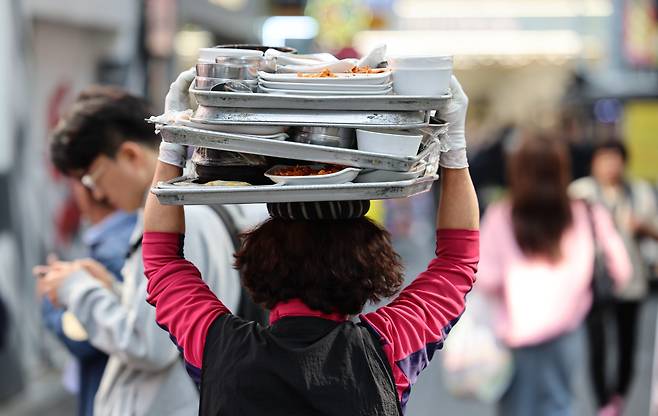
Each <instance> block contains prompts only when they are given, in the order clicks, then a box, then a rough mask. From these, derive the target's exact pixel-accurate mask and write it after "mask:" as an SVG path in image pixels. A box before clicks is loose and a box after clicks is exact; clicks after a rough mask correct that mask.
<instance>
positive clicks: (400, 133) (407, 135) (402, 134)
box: [356, 129, 423, 140]
mask: <svg viewBox="0 0 658 416" xmlns="http://www.w3.org/2000/svg"><path fill="white" fill-rule="evenodd" d="M359 132H364V133H374V134H375V135H378V136H385V137H391V138H393V137H404V138H405V139H406V138H410V139H420V140H422V139H423V134H422V133H411V132H409V133H407V132H404V131H402V130H399V131H398V133H389V132H388V131H381V130H378V129H356V134H357V138H358V137H359Z"/></svg>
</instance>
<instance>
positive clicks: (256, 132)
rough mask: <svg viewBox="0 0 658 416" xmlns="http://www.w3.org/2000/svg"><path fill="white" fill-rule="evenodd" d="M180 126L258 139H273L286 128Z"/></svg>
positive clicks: (209, 125)
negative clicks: (245, 135)
mask: <svg viewBox="0 0 658 416" xmlns="http://www.w3.org/2000/svg"><path fill="white" fill-rule="evenodd" d="M179 124H180V125H182V126H185V127H193V128H195V129H201V130H210V131H218V132H223V133H233V134H247V135H250V136H257V137H260V138H263V137H265V138H274V136H278V135H280V134H282V133H284V132H285V131H286V128H287V127H286V126H255V125H237V124H210V123H198V122H194V121H185V120H182V121H180V122H179Z"/></svg>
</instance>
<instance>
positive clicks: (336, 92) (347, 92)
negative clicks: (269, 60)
mask: <svg viewBox="0 0 658 416" xmlns="http://www.w3.org/2000/svg"><path fill="white" fill-rule="evenodd" d="M258 90H259V92H264V93H266V94H282V95H387V94H390V93H391V92H392V91H393V88H387V89H385V90H373V91H354V90H335V89H334V90H326V91H316V90H282V89H275V88H265V87H263V86H259V87H258Z"/></svg>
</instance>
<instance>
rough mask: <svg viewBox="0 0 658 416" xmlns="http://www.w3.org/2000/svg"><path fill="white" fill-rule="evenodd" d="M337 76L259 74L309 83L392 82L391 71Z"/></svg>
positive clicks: (261, 76)
mask: <svg viewBox="0 0 658 416" xmlns="http://www.w3.org/2000/svg"><path fill="white" fill-rule="evenodd" d="M334 75H335V77H329V78H310V77H300V76H298V75H297V74H271V73H269V72H264V71H260V72H259V73H258V76H259V77H260V78H261V79H264V80H266V81H280V82H302V83H307V84H335V85H345V84H366V85H373V84H387V83H389V82H391V71H386V72H381V73H378V74H351V73H350V74H345V73H336V74H334Z"/></svg>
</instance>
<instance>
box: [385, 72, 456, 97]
mask: <svg viewBox="0 0 658 416" xmlns="http://www.w3.org/2000/svg"><path fill="white" fill-rule="evenodd" d="M451 76H452V67H442V68H397V69H394V70H393V90H394V91H395V93H396V94H399V95H426V96H439V95H443V94H446V93H448V92H449V91H450V77H451Z"/></svg>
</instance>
